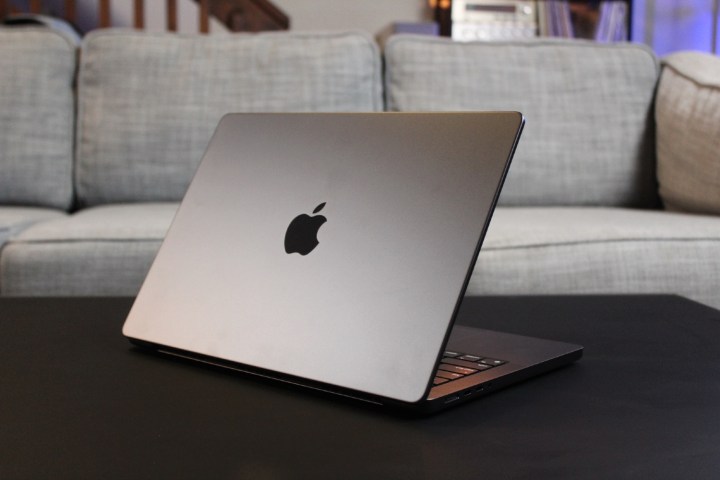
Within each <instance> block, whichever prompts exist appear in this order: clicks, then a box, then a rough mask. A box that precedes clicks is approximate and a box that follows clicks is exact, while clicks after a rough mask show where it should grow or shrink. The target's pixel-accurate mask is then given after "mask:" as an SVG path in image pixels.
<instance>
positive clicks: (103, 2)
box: [98, 0, 112, 28]
mask: <svg viewBox="0 0 720 480" xmlns="http://www.w3.org/2000/svg"><path fill="white" fill-rule="evenodd" d="M99 7H100V13H99V15H98V17H99V18H98V20H99V21H100V28H108V27H109V26H110V25H111V24H112V18H111V16H110V0H100V5H99Z"/></svg>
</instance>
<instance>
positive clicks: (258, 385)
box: [0, 296, 720, 480]
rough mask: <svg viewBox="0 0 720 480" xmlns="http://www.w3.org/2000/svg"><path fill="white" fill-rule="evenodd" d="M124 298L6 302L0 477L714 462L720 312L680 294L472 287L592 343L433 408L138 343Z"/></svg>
mask: <svg viewBox="0 0 720 480" xmlns="http://www.w3.org/2000/svg"><path fill="white" fill-rule="evenodd" d="M130 305H131V300H130V299H2V300H0V338H2V340H3V346H2V348H0V478H2V479H10V478H213V479H224V478H248V479H275V478H281V479H282V478H373V479H374V478H427V479H435V478H447V479H452V480H455V479H464V478H473V479H477V478H518V477H519V478H532V479H537V478H553V479H555V478H642V479H646V478H693V479H698V478H718V475H720V348H719V346H718V345H719V344H720V312H718V311H716V310H713V309H711V308H709V307H705V306H702V305H700V304H697V303H694V302H691V301H689V300H686V299H683V298H681V297H676V296H570V297H486V298H468V299H466V301H465V302H464V304H463V308H462V311H461V314H460V315H461V316H460V320H459V321H460V322H461V323H463V324H467V325H474V326H480V327H483V328H491V329H496V330H503V331H507V332H513V333H521V334H526V335H534V336H539V337H545V338H551V339H557V340H563V341H567V342H572V343H579V344H581V345H584V346H585V356H584V358H583V359H582V360H581V361H580V362H578V363H576V364H574V365H572V366H569V367H565V368H562V369H560V370H557V371H555V372H552V373H550V374H547V375H544V376H542V377H539V378H536V379H533V380H530V381H527V382H524V383H522V384H519V385H515V386H513V387H510V388H508V389H506V390H503V391H500V392H497V393H495V394H492V395H489V396H487V397H484V398H481V399H478V400H477V401H474V402H470V403H468V404H467V405H463V406H459V407H457V408H455V409H451V410H448V411H446V412H443V413H441V414H438V415H435V416H431V417H424V418H414V417H406V416H398V415H397V414H393V413H389V412H387V411H384V410H379V409H377V408H371V407H366V406H364V405H362V404H359V403H354V402H348V401H341V400H338V399H336V398H334V397H329V396H325V395H319V394H313V393H308V392H306V391H304V390H299V389H295V388H290V387H285V386H282V385H277V384H274V383H269V382H263V381H259V380H254V379H251V378H248V377H245V376H241V375H239V374H235V373H230V372H225V371H219V370H215V369H211V368H206V367H201V366H198V365H194V364H188V363H187V362H182V361H175V360H171V359H167V358H163V357H159V356H156V355H151V354H147V353H143V352H141V351H139V350H137V349H135V348H133V347H131V346H130V344H129V343H128V342H127V340H125V339H124V338H123V337H122V335H121V333H120V328H121V326H122V322H123V320H124V317H125V315H126V314H127V311H128V310H129V308H130Z"/></svg>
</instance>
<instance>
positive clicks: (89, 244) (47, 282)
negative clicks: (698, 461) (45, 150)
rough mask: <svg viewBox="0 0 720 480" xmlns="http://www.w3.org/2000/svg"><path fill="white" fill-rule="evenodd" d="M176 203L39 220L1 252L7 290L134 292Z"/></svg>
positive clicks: (21, 292) (25, 292)
mask: <svg viewBox="0 0 720 480" xmlns="http://www.w3.org/2000/svg"><path fill="white" fill-rule="evenodd" d="M176 209H177V204H175V203H147V204H132V205H112V206H100V207H94V208H88V209H85V210H81V211H79V212H78V213H76V214H74V215H71V216H68V217H66V218H60V219H56V220H52V221H48V222H43V223H41V224H37V225H35V226H33V227H30V228H28V229H27V230H25V231H24V232H22V233H21V234H19V235H17V236H16V237H15V238H13V239H12V240H11V241H9V242H8V244H7V245H6V246H5V248H4V250H3V252H2V257H0V261H1V268H0V273H1V274H2V279H1V282H2V283H0V285H1V287H2V289H1V292H2V294H3V295H30V296H32V295H36V296H42V295H44V296H62V295H135V294H136V293H137V292H138V290H139V288H140V285H141V283H142V281H143V279H144V278H145V274H146V273H147V271H148V269H149V268H150V264H151V263H152V260H153V259H154V258H155V254H156V253H157V250H158V248H159V247H160V243H161V242H162V239H163V238H164V237H165V233H166V232H167V229H168V227H169V226H170V222H171V221H172V219H173V216H174V214H175V210H176Z"/></svg>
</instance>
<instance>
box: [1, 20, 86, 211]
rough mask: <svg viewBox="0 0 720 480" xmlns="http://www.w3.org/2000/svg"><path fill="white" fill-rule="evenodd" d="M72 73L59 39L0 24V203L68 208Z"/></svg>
mask: <svg viewBox="0 0 720 480" xmlns="http://www.w3.org/2000/svg"><path fill="white" fill-rule="evenodd" d="M74 76H75V48H74V47H73V46H72V45H71V43H70V42H69V41H68V40H66V39H65V38H64V37H62V36H60V35H58V34H57V33H54V32H52V31H51V30H47V29H42V28H19V27H13V28H0V172H2V173H1V174H0V203H2V204H15V205H34V206H43V207H55V208H61V209H67V208H69V207H70V204H71V202H72V197H73V191H72V163H73V132H74V128H75V127H74V121H75V112H74V109H75V104H74V95H73V81H74Z"/></svg>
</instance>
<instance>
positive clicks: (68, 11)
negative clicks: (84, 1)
mask: <svg viewBox="0 0 720 480" xmlns="http://www.w3.org/2000/svg"><path fill="white" fill-rule="evenodd" d="M64 13H65V20H67V21H68V22H69V23H75V0H65V12H64Z"/></svg>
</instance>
